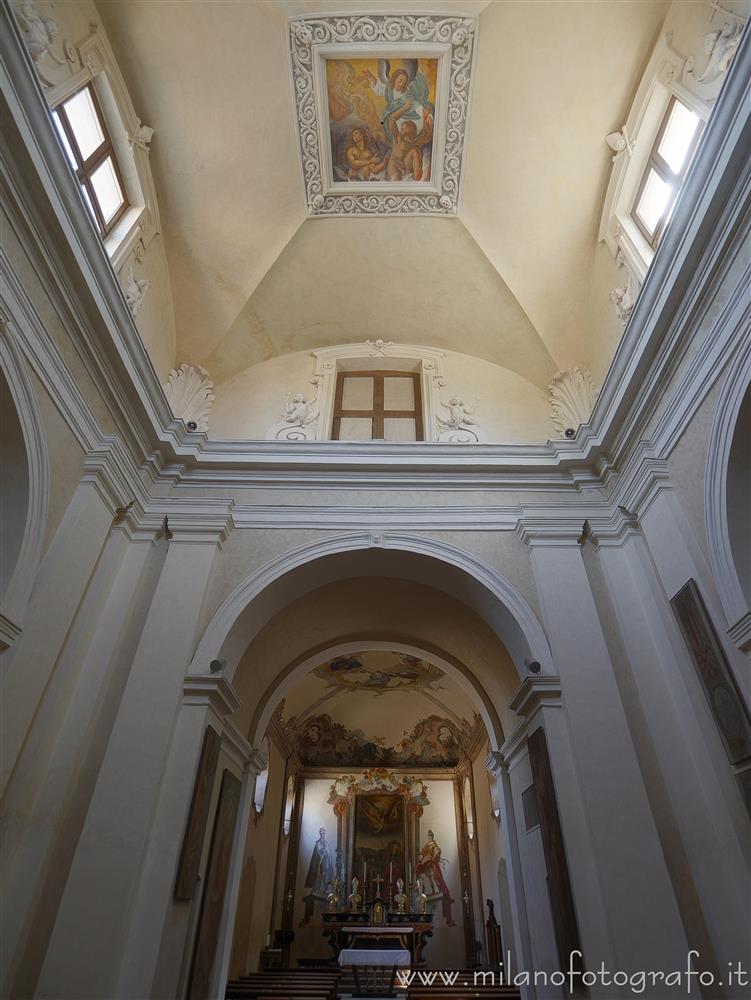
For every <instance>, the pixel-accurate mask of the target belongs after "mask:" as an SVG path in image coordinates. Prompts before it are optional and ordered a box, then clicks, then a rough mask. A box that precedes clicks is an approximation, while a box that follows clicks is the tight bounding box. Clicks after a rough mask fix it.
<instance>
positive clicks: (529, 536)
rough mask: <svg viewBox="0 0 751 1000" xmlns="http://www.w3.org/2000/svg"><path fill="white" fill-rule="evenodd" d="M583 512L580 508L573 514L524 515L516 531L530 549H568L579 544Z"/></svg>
mask: <svg viewBox="0 0 751 1000" xmlns="http://www.w3.org/2000/svg"><path fill="white" fill-rule="evenodd" d="M585 511H586V508H584V507H582V508H579V510H577V511H574V512H573V513H564V512H561V511H560V510H551V511H549V512H548V513H547V514H545V512H544V511H543V512H541V513H539V514H532V515H525V516H524V517H521V518H520V519H519V523H518V524H517V526H516V531H517V534H518V535H519V537H520V538H521V540H522V541H523V542H524V543H525V544H526V545H528V546H529V548H530V549H534V548H570V547H571V546H574V545H579V543H580V542H581V539H582V535H583V534H584V516H585Z"/></svg>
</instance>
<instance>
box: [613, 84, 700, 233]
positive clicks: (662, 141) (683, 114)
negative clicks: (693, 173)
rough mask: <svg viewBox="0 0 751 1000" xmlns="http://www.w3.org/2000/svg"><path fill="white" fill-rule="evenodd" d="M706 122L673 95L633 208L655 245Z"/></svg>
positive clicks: (636, 219) (668, 218)
mask: <svg viewBox="0 0 751 1000" xmlns="http://www.w3.org/2000/svg"><path fill="white" fill-rule="evenodd" d="M703 124H704V123H703V122H702V120H701V118H700V117H699V115H697V114H696V112H695V111H692V110H691V108H689V107H688V106H687V105H686V104H684V103H683V101H680V100H678V98H677V97H672V98H671V99H670V104H669V105H668V109H667V111H666V112H665V117H664V118H663V120H662V124H661V125H660V130H659V132H658V133H657V138H656V139H655V142H654V145H653V146H652V152H651V153H650V154H649V161H648V163H647V168H646V170H645V171H644V176H643V177H642V180H641V184H640V185H639V189H638V191H637V193H636V199H635V201H634V207H633V210H632V212H631V217H632V218H633V220H634V222H635V223H636V225H637V226H638V227H639V230H640V231H641V233H642V235H643V236H644V238H645V239H646V241H647V243H649V245H650V246H651V247H652V248H655V247H657V244H658V243H659V242H660V239H661V238H662V234H663V233H664V232H665V228H666V226H667V224H668V222H669V221H670V216H671V215H672V212H673V207H674V206H675V201H676V198H677V197H678V193H679V191H680V189H681V187H682V185H683V181H684V179H685V177H686V173H687V171H688V168H689V166H690V164H691V160H692V159H693V156H694V153H695V152H696V148H697V146H698V145H699V139H700V138H701V132H702V128H703Z"/></svg>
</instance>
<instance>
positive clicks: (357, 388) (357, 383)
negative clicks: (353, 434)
mask: <svg viewBox="0 0 751 1000" xmlns="http://www.w3.org/2000/svg"><path fill="white" fill-rule="evenodd" d="M342 409H343V410H372V409H373V379H372V378H352V377H350V376H345V377H344V392H343V393H342Z"/></svg>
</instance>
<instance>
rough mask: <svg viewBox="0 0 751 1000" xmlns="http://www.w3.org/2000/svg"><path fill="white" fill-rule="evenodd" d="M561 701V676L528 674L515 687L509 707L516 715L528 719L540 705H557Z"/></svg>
mask: <svg viewBox="0 0 751 1000" xmlns="http://www.w3.org/2000/svg"><path fill="white" fill-rule="evenodd" d="M560 703H561V678H560V677H558V676H556V675H553V674H530V675H529V676H528V677H525V678H524V680H523V681H522V682H521V684H520V685H519V687H518V688H517V689H516V691H515V692H514V694H513V695H512V697H511V701H510V702H509V708H510V709H511V710H512V711H513V712H516V714H517V715H521V716H523V717H524V718H525V719H529V718H530V717H531V716H532V715H534V713H535V712H536V711H537V709H538V708H540V707H541V706H548V707H550V706H555V707H557V706H559V705H560Z"/></svg>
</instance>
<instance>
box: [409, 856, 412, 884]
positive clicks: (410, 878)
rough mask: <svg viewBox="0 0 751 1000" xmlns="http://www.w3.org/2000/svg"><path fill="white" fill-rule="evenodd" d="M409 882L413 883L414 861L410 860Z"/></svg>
mask: <svg viewBox="0 0 751 1000" xmlns="http://www.w3.org/2000/svg"><path fill="white" fill-rule="evenodd" d="M409 884H410V885H412V862H411V861H410V862H409Z"/></svg>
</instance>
